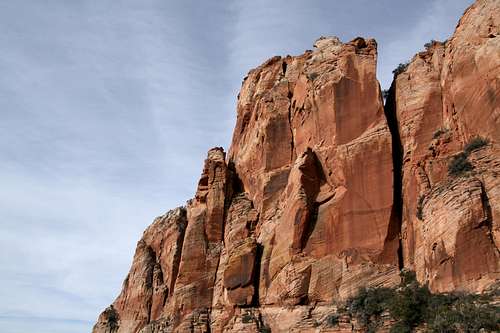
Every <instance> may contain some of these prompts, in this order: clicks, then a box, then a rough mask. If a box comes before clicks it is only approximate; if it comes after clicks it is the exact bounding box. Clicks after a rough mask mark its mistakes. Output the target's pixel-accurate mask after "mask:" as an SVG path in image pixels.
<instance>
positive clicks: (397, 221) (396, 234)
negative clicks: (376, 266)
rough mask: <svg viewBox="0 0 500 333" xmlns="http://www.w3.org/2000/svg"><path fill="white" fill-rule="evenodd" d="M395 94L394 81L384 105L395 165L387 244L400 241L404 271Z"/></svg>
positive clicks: (399, 152)
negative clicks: (396, 240)
mask: <svg viewBox="0 0 500 333" xmlns="http://www.w3.org/2000/svg"><path fill="white" fill-rule="evenodd" d="M395 94H396V86H395V81H393V83H392V85H391V88H390V89H389V96H388V97H387V100H386V103H385V105H384V114H385V118H386V120H387V125H388V127H389V131H390V133H391V142H392V164H393V173H392V174H393V204H392V212H391V219H390V222H389V230H388V232H387V237H386V240H385V244H386V245H387V244H388V243H390V242H393V241H394V240H395V239H396V238H397V239H398V248H397V253H398V266H399V269H402V268H403V266H404V261H403V244H402V240H401V225H402V222H403V146H402V144H401V137H400V134H399V125H398V119H397V114H396V96H395Z"/></svg>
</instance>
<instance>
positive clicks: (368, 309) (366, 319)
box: [347, 288, 395, 329]
mask: <svg viewBox="0 0 500 333" xmlns="http://www.w3.org/2000/svg"><path fill="white" fill-rule="evenodd" d="M394 295H395V292H394V290H392V289H389V288H373V289H366V288H362V289H360V290H359V292H358V295H357V296H356V297H354V298H352V299H350V300H349V301H348V305H347V308H348V310H349V312H351V313H352V314H353V315H354V316H355V317H356V318H357V319H358V320H359V321H360V323H361V324H362V325H363V326H365V327H367V328H369V329H376V327H377V326H378V322H379V319H380V315H381V314H382V313H383V312H384V311H386V310H387V309H388V308H389V304H390V302H391V301H392V298H393V297H394Z"/></svg>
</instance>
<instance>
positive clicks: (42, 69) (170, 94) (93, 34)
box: [0, 0, 472, 333]
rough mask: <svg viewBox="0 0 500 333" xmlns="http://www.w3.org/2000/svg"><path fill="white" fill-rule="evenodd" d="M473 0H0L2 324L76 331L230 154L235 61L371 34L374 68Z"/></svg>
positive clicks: (402, 56) (237, 76) (384, 75)
mask: <svg viewBox="0 0 500 333" xmlns="http://www.w3.org/2000/svg"><path fill="white" fill-rule="evenodd" d="M471 3H472V1H471V0H467V1H466V0H432V1H431V0H427V1H425V0H423V1H393V0H380V1H372V0H352V1H299V0H274V1H272V2H270V1H263V0H252V1H245V2H244V1H228V0H224V1H210V2H209V1H187V0H183V1H166V0H141V1H137V0H136V1H132V0H121V1H118V0H95V1H94V0H86V1H84V0H71V1H68V0H59V1H58V0H45V1H42V0H0V31H2V33H1V34H0V159H1V160H0V184H1V186H0V331H1V332H3V333H25V332H35V331H36V332H38V333H45V332H47V333H58V332H64V333H68V332H77V333H79V332H90V330H91V326H92V324H93V322H94V321H95V319H96V318H97V316H98V314H99V313H100V311H101V310H102V309H104V308H105V307H106V306H107V305H108V304H109V303H111V302H112V301H113V299H114V298H115V297H116V295H117V294H118V292H119V290H120V288H121V283H122V281H123V279H124V277H125V275H126V273H127V271H128V269H129V266H130V263H131V260H132V256H133V251H134V249H135V245H136V242H137V241H138V240H139V238H140V236H141V234H142V231H143V229H144V228H145V227H146V226H147V225H149V224H150V223H151V221H152V220H153V218H154V217H155V216H157V215H161V214H163V213H164V212H166V211H167V210H169V209H171V208H174V207H176V206H179V205H183V204H184V203H185V201H186V200H187V199H189V198H190V197H192V195H193V194H194V190H195V188H196V183H197V181H198V178H199V175H200V172H201V168H202V162H203V160H204V158H205V156H206V151H207V150H208V149H209V148H211V147H213V146H223V147H225V148H226V149H227V148H228V145H229V142H230V138H231V133H232V129H233V126H234V123H235V116H236V114H235V104H236V96H237V94H238V90H239V88H240V85H241V81H242V79H243V77H244V76H245V74H246V73H247V72H248V70H249V69H251V68H253V67H256V66H258V65H259V64H260V63H262V62H263V61H264V60H265V59H267V58H269V57H271V56H273V55H286V54H300V53H302V52H303V51H304V50H306V49H311V48H312V44H313V42H314V40H315V39H316V38H318V37H319V36H321V35H325V36H326V35H337V36H339V37H340V38H341V39H342V40H343V41H348V40H350V39H352V38H354V37H356V36H365V37H374V38H376V39H377V41H378V44H379V65H378V77H379V80H380V81H381V84H382V87H384V88H387V87H388V86H389V85H390V80H391V78H392V74H391V71H392V69H393V68H394V67H396V65H397V64H398V63H399V62H403V61H405V60H407V59H409V58H411V56H412V55H413V54H414V53H415V52H417V51H419V50H421V49H422V48H423V44H424V43H426V42H427V41H429V40H430V39H438V40H444V39H446V38H447V37H449V35H450V34H451V33H452V31H453V29H454V28H455V26H456V23H457V21H458V18H459V17H460V16H461V14H462V13H463V11H464V10H465V8H466V7H467V6H468V5H470V4H471Z"/></svg>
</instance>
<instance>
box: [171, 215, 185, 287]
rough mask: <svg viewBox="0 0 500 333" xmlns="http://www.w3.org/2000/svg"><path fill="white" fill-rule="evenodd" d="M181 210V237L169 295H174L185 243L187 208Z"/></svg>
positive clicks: (179, 226) (173, 265) (177, 246)
mask: <svg viewBox="0 0 500 333" xmlns="http://www.w3.org/2000/svg"><path fill="white" fill-rule="evenodd" d="M179 209H180V210H181V214H182V216H181V219H182V220H181V222H180V223H177V228H178V231H179V237H177V240H176V242H177V244H176V251H175V254H174V260H173V264H172V280H171V281H170V286H169V289H168V294H169V296H172V294H173V293H174V287H175V282H176V280H177V276H178V275H179V266H180V263H181V257H182V246H183V245H184V237H185V235H186V228H187V210H186V208H184V207H180V208H179Z"/></svg>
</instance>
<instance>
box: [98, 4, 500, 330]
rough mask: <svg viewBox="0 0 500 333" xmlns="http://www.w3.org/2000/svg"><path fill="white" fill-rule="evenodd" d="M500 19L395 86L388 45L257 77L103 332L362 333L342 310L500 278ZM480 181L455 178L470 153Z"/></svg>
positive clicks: (343, 47)
mask: <svg viewBox="0 0 500 333" xmlns="http://www.w3.org/2000/svg"><path fill="white" fill-rule="evenodd" d="M499 13H500V8H499V3H498V2H497V1H486V0H483V1H477V2H476V4H474V5H473V6H471V7H470V8H469V9H468V10H467V12H466V13H465V14H464V17H463V18H462V19H461V21H460V23H459V25H458V27H457V30H456V32H455V34H454V36H453V38H451V39H450V40H449V41H448V42H447V43H446V44H442V43H434V44H433V45H432V46H430V47H429V48H428V50H427V51H425V52H422V53H419V54H418V55H416V56H415V57H414V58H413V60H412V62H411V63H410V65H409V67H408V68H407V70H406V71H405V72H403V73H401V74H399V75H397V77H395V80H394V82H393V85H392V88H391V91H390V95H389V97H388V100H387V103H386V107H385V110H384V106H383V102H382V98H381V93H380V88H379V84H378V81H377V79H376V76H375V73H376V57H377V50H376V43H375V41H374V40H371V39H368V40H365V39H362V38H356V39H355V40H353V41H351V42H349V43H345V44H343V43H341V42H340V41H339V40H338V39H337V38H335V37H331V38H320V39H319V40H318V41H317V42H316V43H315V48H314V50H313V51H307V52H306V53H304V54H303V55H300V56H295V57H291V56H287V57H285V58H281V57H274V58H272V59H270V60H268V61H267V62H266V63H264V64H263V65H261V66H260V67H258V68H256V69H254V70H251V71H250V73H249V74H248V76H247V77H246V78H245V80H244V82H243V86H242V89H241V92H240V94H239V98H238V105H237V112H238V117H237V124H236V128H235V130H234V135H233V140H232V144H231V148H230V150H229V153H228V156H227V157H226V156H225V153H224V151H223V150H222V148H214V149H211V150H210V151H209V152H208V156H207V159H206V161H205V166H204V168H203V172H202V175H201V179H200V181H199V184H198V189H197V192H196V195H195V198H194V199H192V200H190V201H189V202H188V204H187V206H186V208H177V209H175V210H173V211H171V212H169V213H167V214H165V215H164V216H161V217H159V218H157V219H156V220H155V222H154V223H153V224H152V225H151V226H150V227H149V228H148V229H147V230H146V231H145V232H144V235H143V238H142V239H141V240H140V241H139V243H138V245H137V250H136V254H135V256H134V261H133V263H132V268H131V270H130V273H129V275H128V276H127V278H126V280H125V282H124V285H123V289H122V292H121V294H120V295H119V296H118V298H117V299H116V301H115V302H114V303H113V305H112V306H111V307H109V308H108V309H106V310H105V311H104V312H103V313H102V314H101V315H100V317H99V319H98V322H97V323H96V325H95V327H94V330H93V332H94V333H104V332H110V333H111V332H119V333H122V332H134V333H135V332H142V333H161V332H174V331H177V332H236V331H241V332H259V331H266V329H268V328H270V329H272V330H273V331H283V332H286V331H297V332H299V331H300V332H302V331H312V330H315V331H328V332H351V331H353V330H354V329H356V327H357V323H355V322H351V320H350V318H340V323H339V325H334V326H331V325H330V324H329V322H328V320H327V318H328V316H329V315H330V314H332V313H335V312H336V306H334V305H332V304H334V303H335V302H341V301H343V300H345V299H346V298H348V297H349V296H351V295H353V294H354V293H355V292H356V291H357V290H358V288H359V287H362V286H368V287H370V286H373V287H375V286H387V287H391V286H395V285H396V284H397V283H398V282H399V270H400V269H401V268H408V269H413V270H416V272H417V277H418V279H419V280H420V281H421V282H428V283H429V285H430V287H431V289H433V290H435V291H450V290H468V291H482V290H483V289H485V288H487V287H488V286H490V285H492V284H493V283H494V282H495V280H496V279H498V278H499V276H498V274H499V273H498V272H499V267H498V266H499V262H500V261H499V251H498V245H499V244H500V232H499V229H500V228H499V223H500V222H499V221H500V199H499V198H500V177H499V175H500V160H499V158H498V156H500V151H499V146H498V140H499V136H500V110H499V103H498V92H499V89H498V77H499V76H500V75H499V74H500V73H499V70H500V60H499V58H500V57H498V50H499V49H500V45H499V44H500V41H499V40H500V39H499V37H498V35H499V31H498V27H499V26H500V22H499ZM478 135H479V136H482V137H485V138H488V140H489V144H488V145H486V146H483V147H480V148H478V149H475V150H470V152H468V155H467V159H468V161H469V163H471V166H472V167H473V170H472V171H469V172H466V173H464V174H462V175H459V176H450V175H449V174H448V170H447V168H448V163H449V162H450V160H451V159H452V158H453V156H454V155H456V154H457V153H458V152H460V151H462V150H463V149H464V146H465V145H466V143H467V142H469V141H470V139H471V138H474V137H476V136H478Z"/></svg>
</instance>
